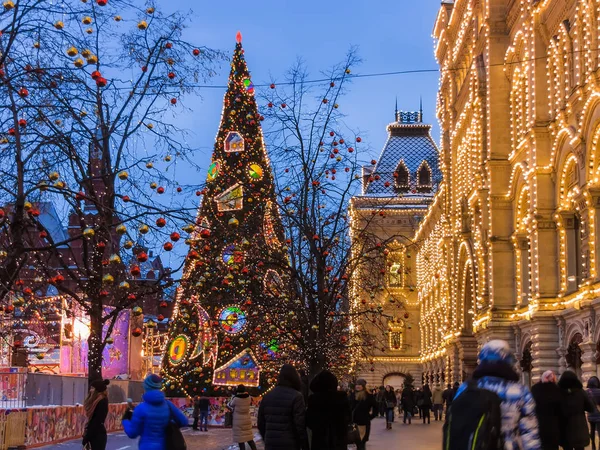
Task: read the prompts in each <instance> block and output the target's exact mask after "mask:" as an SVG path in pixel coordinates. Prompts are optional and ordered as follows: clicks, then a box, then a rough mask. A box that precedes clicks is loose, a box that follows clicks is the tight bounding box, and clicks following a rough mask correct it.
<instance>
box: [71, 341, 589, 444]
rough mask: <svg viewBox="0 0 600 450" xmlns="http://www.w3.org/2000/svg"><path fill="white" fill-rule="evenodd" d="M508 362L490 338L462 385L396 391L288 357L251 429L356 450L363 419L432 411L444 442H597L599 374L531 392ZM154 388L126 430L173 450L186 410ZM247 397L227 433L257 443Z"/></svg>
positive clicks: (93, 393)
mask: <svg viewBox="0 0 600 450" xmlns="http://www.w3.org/2000/svg"><path fill="white" fill-rule="evenodd" d="M515 363H516V361H515V358H514V355H513V354H512V353H511V351H510V348H509V345H508V344H507V343H506V342H504V341H499V340H497V341H490V342H488V343H486V344H485V345H484V346H483V347H482V349H481V352H480V354H479V365H478V366H477V368H476V369H475V371H474V373H473V375H472V379H471V380H469V381H467V382H465V383H463V384H462V385H459V384H458V383H455V384H454V385H447V386H446V389H442V386H440V385H439V384H436V385H435V386H434V387H433V389H431V388H430V387H429V386H428V385H427V384H425V385H424V386H423V388H422V389H420V388H419V389H415V388H414V387H413V386H412V382H411V380H408V379H407V380H405V383H404V385H403V387H402V389H396V390H395V389H394V388H393V387H392V386H381V387H379V388H375V389H368V386H367V382H366V381H365V380H364V379H358V380H357V381H356V383H354V384H353V385H350V386H349V389H347V390H342V389H340V387H339V384H338V379H337V378H336V376H335V375H334V374H333V373H331V372H330V371H327V370H324V371H322V372H321V373H319V374H318V375H316V376H315V377H314V378H313V379H312V381H311V382H310V383H308V378H307V377H305V376H301V374H300V373H298V371H296V369H295V368H294V367H293V366H291V365H287V364H286V365H284V366H283V367H282V368H281V370H280V373H279V376H278V380H277V384H276V386H275V387H274V388H273V389H271V390H270V391H269V392H268V393H266V394H265V395H264V397H263V398H262V401H261V403H260V406H259V409H258V417H257V420H258V431H259V433H260V435H261V436H262V439H263V441H264V444H265V450H308V449H311V450H346V449H347V447H348V445H349V444H355V445H356V448H357V450H364V449H365V448H366V445H367V442H368V441H369V438H370V434H371V421H372V420H373V419H374V418H376V417H377V416H380V417H385V420H386V428H387V429H388V430H390V429H392V424H393V423H394V422H395V417H396V413H398V416H399V418H400V417H401V418H402V421H403V423H405V424H407V425H410V424H411V423H412V419H413V418H416V417H417V416H418V417H419V419H420V420H422V421H423V423H424V424H430V423H431V413H433V420H434V421H442V420H444V419H445V425H444V448H445V449H447V450H464V449H466V448H467V447H469V448H481V449H497V450H500V449H510V450H516V449H521V450H558V448H559V447H562V448H563V449H564V450H583V449H584V448H585V447H587V446H589V445H590V443H591V446H592V450H596V439H595V435H596V433H598V435H599V437H600V411H599V410H598V405H600V380H599V379H598V378H597V377H591V378H590V379H589V380H588V381H587V386H586V388H584V386H583V383H582V382H581V381H580V379H579V378H578V376H577V374H576V373H575V372H572V371H568V370H567V371H565V372H564V373H562V375H561V376H560V379H557V377H556V375H555V374H554V373H553V372H552V371H547V372H545V373H544V374H543V375H542V377H541V379H540V380H539V382H538V383H537V384H535V385H534V386H533V387H532V388H531V390H530V389H528V388H527V387H526V386H524V385H523V384H522V383H521V382H520V376H519V374H518V373H517V371H516V370H515ZM107 385H108V381H107V380H97V381H95V382H93V383H92V384H91V387H90V392H89V394H88V396H87V398H86V400H85V403H84V411H85V414H86V415H87V418H88V424H87V426H86V431H85V435H84V437H83V445H84V448H87V449H90V450H105V448H106V440H107V436H106V429H105V428H104V421H105V419H106V416H107V414H108V399H107V395H106V389H107ZM161 388H162V380H161V378H160V377H158V376H157V375H149V376H148V377H147V378H146V379H145V380H144V391H145V393H144V396H143V401H142V403H140V404H139V405H138V406H136V407H135V409H133V406H131V408H130V409H129V410H128V411H127V412H126V413H125V416H124V417H123V428H124V430H125V433H126V434H127V435H128V436H129V437H130V438H137V437H139V438H140V439H139V448H140V450H166V449H167V447H168V448H169V449H172V448H175V447H173V445H174V444H173V442H175V441H177V433H174V432H173V431H172V428H175V429H176V430H178V429H179V428H180V427H184V426H188V419H187V417H185V415H184V414H183V413H182V412H181V411H180V410H179V409H178V408H177V407H175V406H174V405H173V404H172V403H171V402H169V401H167V400H166V398H165V395H164V393H163V392H162V391H161ZM250 405H251V399H250V395H249V393H248V392H247V390H246V388H245V386H243V385H240V386H238V387H237V389H236V392H235V395H234V396H233V398H232V399H231V401H230V403H229V407H230V409H231V411H232V414H233V420H232V434H233V439H234V442H236V443H238V444H239V447H240V449H241V450H243V449H245V448H246V445H248V446H249V447H250V449H251V450H256V448H257V447H256V443H255V442H254V433H253V429H252V420H251V414H250ZM193 406H194V411H193V418H194V423H193V428H194V429H196V430H197V429H198V426H199V427H200V430H207V423H206V422H207V417H208V412H209V407H210V401H209V398H208V397H198V398H196V399H194V404H193ZM444 416H445V417H444ZM171 425H172V427H171V434H169V429H170V426H171ZM179 435H180V432H179ZM167 440H168V442H169V445H168V446H167ZM181 440H182V441H183V438H181ZM478 440H479V441H482V442H485V443H484V444H481V443H480V442H478Z"/></svg>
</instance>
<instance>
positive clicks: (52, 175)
mask: <svg viewBox="0 0 600 450" xmlns="http://www.w3.org/2000/svg"><path fill="white" fill-rule="evenodd" d="M48 178H50V180H52V181H56V180H58V179H59V178H60V175H59V173H58V172H50V175H48Z"/></svg>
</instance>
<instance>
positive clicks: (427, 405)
mask: <svg viewBox="0 0 600 450" xmlns="http://www.w3.org/2000/svg"><path fill="white" fill-rule="evenodd" d="M422 395H423V397H422V399H421V410H422V411H423V423H425V421H427V423H428V424H430V423H431V414H430V411H431V407H432V406H433V402H432V401H431V389H429V385H428V384H426V385H425V386H423V393H422Z"/></svg>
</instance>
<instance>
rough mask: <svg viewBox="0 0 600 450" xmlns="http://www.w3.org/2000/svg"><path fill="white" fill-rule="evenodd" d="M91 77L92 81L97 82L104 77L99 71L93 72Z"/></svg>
mask: <svg viewBox="0 0 600 450" xmlns="http://www.w3.org/2000/svg"><path fill="white" fill-rule="evenodd" d="M91 76H92V80H96V79H98V78H100V77H101V76H102V74H101V73H100V72H99V71H97V70H94V71H93V72H92V75H91Z"/></svg>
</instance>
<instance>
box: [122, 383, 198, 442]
mask: <svg viewBox="0 0 600 450" xmlns="http://www.w3.org/2000/svg"><path fill="white" fill-rule="evenodd" d="M161 388H162V379H161V378H160V377H159V376H158V375H156V374H151V375H148V376H147V377H146V379H145V380H144V391H145V393H144V395H143V397H142V400H143V401H142V403H140V404H139V405H138V406H136V408H135V409H134V410H133V414H132V415H131V418H130V419H124V420H123V429H124V430H125V433H126V434H127V436H129V437H130V438H132V439H135V438H137V437H138V436H140V441H139V446H138V448H139V450H167V443H166V441H165V437H166V428H167V425H168V424H169V422H170V421H171V420H173V421H174V422H175V423H177V424H178V425H179V426H180V427H187V426H188V425H189V423H188V419H187V417H186V416H185V415H184V414H183V413H182V412H181V411H180V410H179V409H178V408H177V407H176V406H175V405H174V404H173V403H171V402H170V401H168V400H166V399H165V394H164V393H163V392H162V391H161V390H160V389H161Z"/></svg>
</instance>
